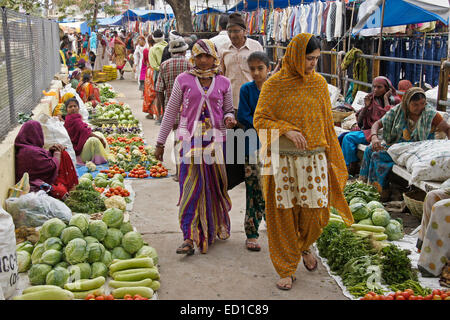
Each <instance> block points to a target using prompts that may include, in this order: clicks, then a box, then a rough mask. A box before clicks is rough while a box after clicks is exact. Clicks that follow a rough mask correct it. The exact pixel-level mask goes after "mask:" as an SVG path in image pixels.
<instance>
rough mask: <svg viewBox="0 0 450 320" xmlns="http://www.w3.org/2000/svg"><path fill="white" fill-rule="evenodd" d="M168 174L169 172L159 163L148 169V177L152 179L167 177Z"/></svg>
mask: <svg viewBox="0 0 450 320" xmlns="http://www.w3.org/2000/svg"><path fill="white" fill-rule="evenodd" d="M168 174H169V171H168V170H167V169H166V168H165V167H164V166H163V165H162V163H161V162H159V163H158V164H157V165H155V166H152V167H151V168H150V176H151V177H153V178H161V177H167V175H168Z"/></svg>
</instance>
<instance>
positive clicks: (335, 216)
mask: <svg viewBox="0 0 450 320" xmlns="http://www.w3.org/2000/svg"><path fill="white" fill-rule="evenodd" d="M331 218H335V219H339V220H342V221H344V220H343V219H342V217H341V216H338V215H337V214H334V213H330V219H331Z"/></svg>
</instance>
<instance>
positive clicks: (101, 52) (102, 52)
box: [94, 33, 109, 71]
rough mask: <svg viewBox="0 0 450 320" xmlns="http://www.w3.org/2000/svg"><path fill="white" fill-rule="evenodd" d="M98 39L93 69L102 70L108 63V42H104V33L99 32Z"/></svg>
mask: <svg viewBox="0 0 450 320" xmlns="http://www.w3.org/2000/svg"><path fill="white" fill-rule="evenodd" d="M99 37H100V41H99V42H98V43H99V46H98V50H97V57H96V59H95V64H94V70H95V71H103V66H107V65H109V54H108V43H107V42H106V37H105V35H104V34H102V33H99Z"/></svg>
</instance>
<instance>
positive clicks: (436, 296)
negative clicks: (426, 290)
mask: <svg viewBox="0 0 450 320" xmlns="http://www.w3.org/2000/svg"><path fill="white" fill-rule="evenodd" d="M433 300H442V298H441V296H438V295H437V294H436V295H434V296H433Z"/></svg>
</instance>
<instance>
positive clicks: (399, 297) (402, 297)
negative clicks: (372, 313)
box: [395, 295, 406, 300]
mask: <svg viewBox="0 0 450 320" xmlns="http://www.w3.org/2000/svg"><path fill="white" fill-rule="evenodd" d="M395 300H406V299H405V297H404V296H402V295H398V296H397V297H396V298H395Z"/></svg>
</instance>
